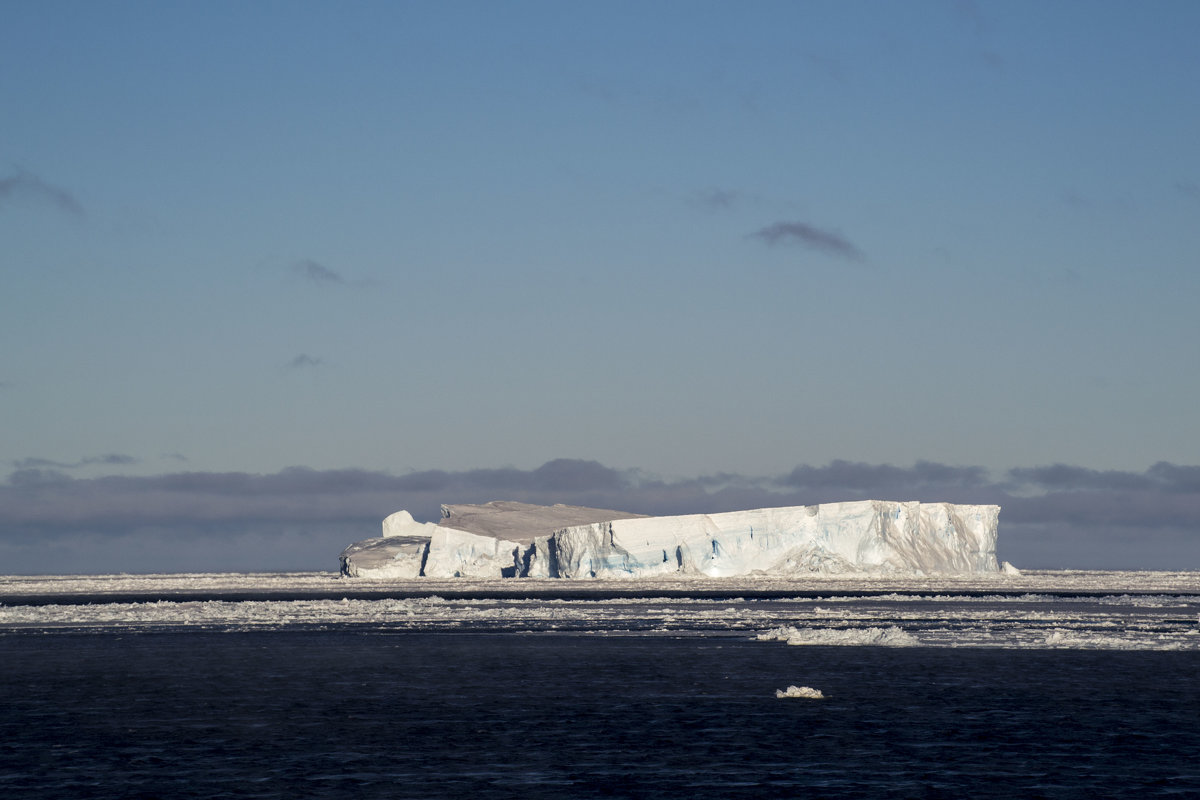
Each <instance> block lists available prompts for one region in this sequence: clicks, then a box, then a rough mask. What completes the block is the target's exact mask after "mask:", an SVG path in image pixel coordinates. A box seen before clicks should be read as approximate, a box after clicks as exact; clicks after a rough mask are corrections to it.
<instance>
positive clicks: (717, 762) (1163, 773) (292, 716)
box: [0, 629, 1200, 798]
mask: <svg viewBox="0 0 1200 800" xmlns="http://www.w3.org/2000/svg"><path fill="white" fill-rule="evenodd" d="M0 664H2V665H3V666H2V667H0V795H3V796H7V797H35V798H36V797H44V798H51V797H53V798H60V797H214V798H220V797H297V798H298V797H318V798H321V797H330V798H332V797H338V798H347V797H355V798H358V797H400V798H417V797H431V798H433V797H484V798H487V797H523V798H538V797H650V796H658V797H706V798H707V797H711V798H717V797H799V796H806V797H809V796H811V797H964V796H971V797H1100V796H1105V797H1144V796H1179V797H1187V796H1200V653H1198V652H1195V651H1184V652H1178V651H1176V652H1162V651H1157V652H1155V651H1149V652H1143V651H1122V650H1046V649H1037V650H1019V649H1017V650H1014V649H993V648H929V647H903V648H890V647H823V646H805V647H794V646H792V647H790V646H787V645H786V644H783V643H781V642H767V641H753V640H749V639H747V638H746V637H745V636H743V635H727V636H715V637H714V636H707V637H701V636H695V635H684V636H677V637H676V636H664V635H656V636H646V635H616V636H611V635H610V636H595V635H578V634H573V633H514V632H506V633H490V634H485V633H474V634H463V633H448V632H438V633H428V632H381V631H363V630H311V629H306V630H286V629H285V630H267V631H250V632H230V631H223V632H204V631H184V632H179V631H158V632H114V631H111V630H109V631H103V632H57V633H55V632H49V633H47V632H40V633H30V632H11V633H9V634H6V635H3V636H0ZM789 685H803V686H811V687H814V688H817V689H820V690H821V691H822V692H823V693H824V695H825V698H824V699H821V700H808V699H798V698H796V699H777V698H776V697H775V690H776V689H783V688H786V687H787V686H789Z"/></svg>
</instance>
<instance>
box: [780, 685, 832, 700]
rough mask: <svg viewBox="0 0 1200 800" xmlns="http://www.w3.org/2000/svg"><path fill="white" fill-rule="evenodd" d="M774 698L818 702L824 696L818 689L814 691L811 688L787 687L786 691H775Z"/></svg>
mask: <svg viewBox="0 0 1200 800" xmlns="http://www.w3.org/2000/svg"><path fill="white" fill-rule="evenodd" d="M775 696H776V697H803V698H806V699H808V700H820V699H821V698H823V697H824V696H825V695H824V694H822V693H821V690H820V689H814V688H812V687H811V686H789V687H787V688H786V689H776V690H775Z"/></svg>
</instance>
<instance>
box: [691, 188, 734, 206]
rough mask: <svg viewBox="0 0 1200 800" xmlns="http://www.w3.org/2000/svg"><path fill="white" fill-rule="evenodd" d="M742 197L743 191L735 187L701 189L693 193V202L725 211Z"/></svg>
mask: <svg viewBox="0 0 1200 800" xmlns="http://www.w3.org/2000/svg"><path fill="white" fill-rule="evenodd" d="M741 198H742V193H741V192H738V191H736V190H734V189H720V188H717V187H713V188H710V189H699V190H697V191H695V192H693V193H692V195H691V198H690V200H691V203H692V204H693V205H696V206H699V207H701V208H707V209H712V210H716V211H723V210H725V209H728V208H733V206H734V205H735V204H736V203H737V202H738V201H739V200H740V199H741Z"/></svg>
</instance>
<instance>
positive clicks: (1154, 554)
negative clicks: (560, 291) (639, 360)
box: [0, 459, 1200, 571]
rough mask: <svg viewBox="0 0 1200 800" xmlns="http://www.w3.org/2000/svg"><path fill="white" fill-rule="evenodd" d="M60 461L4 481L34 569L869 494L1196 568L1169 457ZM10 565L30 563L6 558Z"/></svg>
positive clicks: (1053, 562) (1017, 553)
mask: <svg viewBox="0 0 1200 800" xmlns="http://www.w3.org/2000/svg"><path fill="white" fill-rule="evenodd" d="M79 463H82V462H79ZM54 464H55V462H50V461H48V460H33V459H27V460H24V462H23V464H22V468H19V469H17V470H16V471H15V472H13V473H12V474H11V475H10V476H9V479H8V481H7V483H0V548H5V547H7V548H9V549H10V550H11V549H13V548H16V549H19V550H20V551H21V552H22V553H25V554H26V555H25V556H23V557H24V558H27V559H31V561H30V562H29V563H30V564H32V565H33V566H30V567H27V568H24V569H26V571H28V569H36V568H37V565H38V564H40V563H47V564H51V563H54V561H53V559H54V558H55V557H56V556H55V555H54V554H55V553H61V552H63V542H64V540H71V541H72V542H76V541H78V542H83V541H88V542H93V543H95V542H109V543H110V548H111V553H109V554H108V555H104V554H103V552H101V551H97V552H98V553H100V554H99V555H97V556H96V559H104V558H106V559H108V562H106V563H107V564H108V565H107V566H105V565H103V564H101V561H100V560H96V561H95V563H87V564H84V565H82V567H81V569H83V570H85V571H86V570H89V569H90V570H93V571H94V570H100V569H108V570H117V569H120V568H122V567H121V565H122V564H126V563H131V560H132V559H134V557H135V555H136V554H137V553H141V552H143V551H146V547H147V546H148V543H150V544H151V545H152V546H153V547H154V548H155V549H157V550H162V549H163V547H164V546H163V545H162V542H163V541H167V542H177V543H181V544H180V547H181V548H184V547H185V546H184V544H182V543H192V544H190V545H187V547H191V548H193V549H191V550H187V552H189V553H194V552H195V551H194V546H195V545H194V543H195V542H208V543H209V544H208V545H207V546H208V547H209V549H210V551H211V555H212V559H213V561H214V562H216V561H219V560H220V559H221V558H224V563H223V566H222V565H220V564H217V565H216V566H215V567H214V568H221V569H248V568H250V566H249V563H248V561H247V559H246V558H244V557H243V555H244V553H243V549H246V550H247V551H248V549H249V548H251V547H252V546H253V547H258V546H259V545H258V544H253V545H252V543H256V542H262V541H265V540H266V539H269V538H270V537H274V536H280V535H283V534H285V533H288V532H292V533H296V532H304V535H305V536H307V537H309V538H308V540H307V541H309V544H310V547H311V549H310V550H308V551H306V552H309V553H311V559H312V560H311V561H309V562H306V563H305V564H300V565H297V564H295V562H294V559H293V555H286V558H285V554H282V553H279V552H274V553H273V552H272V551H270V550H269V549H264V550H262V551H261V552H259V551H257V550H256V551H255V552H256V556H255V557H256V558H259V560H258V561H256V562H254V568H259V569H273V568H274V569H283V568H304V569H333V568H334V567H335V565H336V559H337V554H338V552H340V551H341V549H342V548H343V547H345V546H346V545H347V544H349V543H350V542H352V541H355V540H357V539H363V538H367V537H370V536H374V535H378V531H379V523H380V520H382V519H383V517H385V516H387V515H388V514H390V513H391V512H393V511H396V510H398V509H401V508H404V509H407V510H409V511H410V512H412V513H413V515H414V516H416V517H417V518H418V519H426V520H436V519H438V518H439V516H440V510H439V506H440V504H441V503H481V502H487V501H489V500H498V499H505V500H519V501H524V502H529V503H542V504H553V503H569V504H573V505H584V506H592V507H596V508H611V509H617V510H621V511H633V512H639V513H644V514H687V513H711V512H719V511H732V510H736V509H744V508H756V507H765V506H787V505H811V504H816V503H828V502H837V501H846V500H864V499H882V500H889V499H890V500H921V501H925V502H934V501H946V502H957V503H996V504H999V505H1000V506H1001V507H1002V508H1003V511H1002V512H1001V517H1000V551H1001V552H1000V555H1001V558H1004V559H1007V560H1010V561H1013V562H1014V563H1016V564H1017V565H1018V566H1024V567H1045V568H1055V567H1059V568H1093V569H1099V568H1107V569H1114V568H1122V567H1124V568H1142V569H1147V568H1157V569H1173V568H1181V567H1184V566H1190V567H1191V568H1195V567H1196V566H1197V565H1200V466H1187V465H1178V464H1170V463H1165V462H1164V463H1159V464H1155V465H1154V466H1152V467H1150V468H1149V469H1147V470H1144V471H1128V472H1121V471H1102V470H1092V469H1089V468H1086V467H1078V466H1071V465H1063V464H1056V465H1050V466H1043V467H1021V468H1016V469H1013V470H1009V471H1007V472H1006V473H1004V474H1002V475H1000V476H999V477H998V478H995V479H994V478H993V477H992V476H990V475H989V473H988V471H987V470H985V469H983V468H982V467H977V466H955V465H948V464H941V463H937V462H930V461H918V462H916V463H914V464H912V465H911V466H897V465H892V464H868V463H862V462H851V461H832V462H830V463H828V464H826V465H824V466H812V465H800V466H797V467H796V468H795V469H793V470H791V471H790V472H788V473H786V474H782V475H767V476H753V475H741V474H736V473H720V474H715V475H706V476H700V477H694V478H684V479H677V480H662V479H659V478H656V477H654V476H652V475H648V474H646V473H644V472H642V471H640V470H636V469H615V468H612V467H608V466H605V465H604V464H600V463H599V462H596V461H588V460H581V459H557V460H554V461H549V462H547V463H545V464H543V465H542V466H540V467H537V468H536V469H517V468H515V467H500V468H480V469H469V470H460V471H445V470H425V471H417V472H410V473H407V474H404V475H392V474H389V473H386V472H380V471H374V470H359V469H341V470H316V469H309V468H304V467H294V468H290V469H285V470H282V471H280V472H276V473H272V474H266V475H259V474H250V473H241V472H224V473H218V472H179V473H171V474H165V475H157V476H146V477H138V476H122V475H109V476H104V477H99V478H88V479H84V478H76V477H72V476H71V475H68V474H66V473H65V472H62V471H61V470H56V469H51V468H49V467H52V466H53V465H54ZM64 466H66V467H68V468H70V467H72V466H73V465H70V464H67V465H64ZM289 535H290V534H289ZM91 546H93V547H98V546H99V545H95V544H93V545H91ZM222 554H224V555H222ZM272 558H274V559H276V561H274V562H272V561H271V559H272ZM37 559H43V561H41V562H39V561H38V560H37ZM279 559H285V560H283V561H280V560H279ZM289 559H291V560H289ZM1189 559H1190V560H1189ZM159 567H161V565H159ZM147 568H155V567H154V566H153V565H151V566H148V567H147ZM6 569H12V570H19V569H23V567H21V566H20V565H10V564H9V563H6ZM43 571H44V570H43Z"/></svg>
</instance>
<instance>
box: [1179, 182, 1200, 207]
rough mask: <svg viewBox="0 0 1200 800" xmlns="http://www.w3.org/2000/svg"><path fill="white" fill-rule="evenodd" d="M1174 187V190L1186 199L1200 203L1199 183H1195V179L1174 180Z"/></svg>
mask: <svg viewBox="0 0 1200 800" xmlns="http://www.w3.org/2000/svg"><path fill="white" fill-rule="evenodd" d="M1174 188H1175V191H1177V192H1179V194H1181V195H1183V196H1184V197H1186V198H1187V199H1189V200H1194V201H1196V202H1197V203H1200V183H1196V182H1195V181H1176V182H1175V185H1174Z"/></svg>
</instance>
